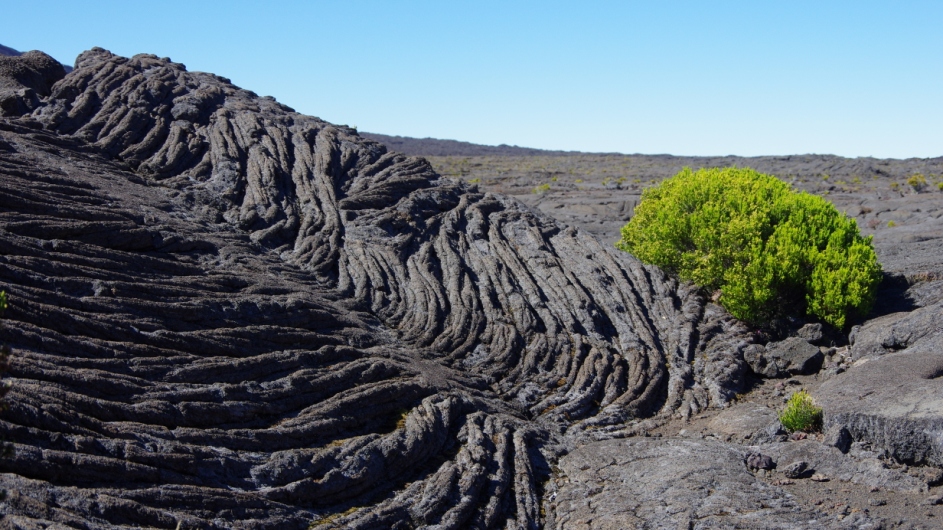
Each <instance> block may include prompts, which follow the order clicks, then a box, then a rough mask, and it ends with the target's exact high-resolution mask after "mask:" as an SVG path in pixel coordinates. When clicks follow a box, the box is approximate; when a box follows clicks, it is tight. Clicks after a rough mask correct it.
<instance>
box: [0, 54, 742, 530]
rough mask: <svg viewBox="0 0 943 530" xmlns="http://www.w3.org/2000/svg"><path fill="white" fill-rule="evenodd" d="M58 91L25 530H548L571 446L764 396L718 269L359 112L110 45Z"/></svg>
mask: <svg viewBox="0 0 943 530" xmlns="http://www.w3.org/2000/svg"><path fill="white" fill-rule="evenodd" d="M5 60H7V61H18V60H25V59H22V58H6V59H5ZM4 86H5V85H4ZM14 88H16V89H17V90H20V91H21V92H22V91H23V89H22V88H20V87H14ZM40 88H42V87H40ZM41 93H42V92H41V91H40V90H39V89H35V88H34V90H33V92H32V93H30V94H28V95H29V96H30V98H33V99H30V100H29V101H27V102H26V103H29V104H26V103H24V104H22V105H13V104H11V105H8V107H9V109H12V110H8V111H6V115H5V116H4V117H3V118H0V178H2V182H3V188H4V193H3V194H2V195H0V249H2V251H0V254H2V255H0V284H2V286H3V289H5V290H6V291H7V293H8V295H9V297H10V300H11V308H10V309H9V310H8V312H7V314H6V315H5V318H4V332H5V340H6V342H8V343H9V344H10V346H11V347H12V348H13V351H14V353H15V355H14V357H13V358H12V364H11V368H10V372H9V375H10V377H9V381H10V382H11V383H12V391H11V392H10V394H9V397H8V401H9V402H10V408H9V410H8V411H6V412H5V413H4V414H3V415H2V416H0V428H2V432H3V433H5V436H6V437H7V438H8V439H10V440H12V441H14V442H15V450H16V453H15V456H14V457H13V458H10V459H2V460H0V472H2V475H0V478H2V483H3V487H4V488H5V489H7V490H8V493H9V498H8V500H7V503H6V505H5V508H4V510H5V511H6V517H7V520H8V521H10V522H11V524H15V525H20V526H22V527H45V526H44V525H49V524H52V523H59V524H64V525H68V526H72V527H76V528H122V527H141V526H153V527H167V528H174V527H178V528H262V527H269V528H275V527H277V528H307V527H308V526H309V525H312V524H314V526H315V527H319V526H321V527H329V526H338V527H345V528H413V527H420V526H435V527H437V528H536V527H539V526H541V525H542V524H543V523H542V517H543V516H542V512H543V511H544V509H543V507H542V503H544V502H545V501H544V500H543V493H542V488H543V484H544V483H545V481H546V480H547V478H548V476H549V474H550V471H549V470H550V467H551V466H552V465H554V464H555V462H557V461H558V460H559V458H560V457H561V455H563V454H565V453H566V452H567V451H568V450H569V449H571V448H575V447H576V446H578V445H579V444H580V443H582V442H584V441H588V440H600V439H606V438H611V437H615V436H621V435H625V434H632V433H633V432H638V430H639V429H641V426H642V425H647V426H649V427H650V426H651V425H652V424H653V422H654V423H656V424H657V422H659V421H663V420H665V419H667V418H671V417H677V416H682V417H688V416H690V415H692V414H696V413H698V412H699V411H701V410H703V409H705V408H708V407H715V406H722V405H724V404H726V403H727V401H728V400H730V399H731V398H732V397H733V396H734V395H735V393H736V392H738V391H739V390H740V389H741V385H742V383H743V378H744V375H745V370H746V365H745V364H744V362H743V358H742V351H743V349H744V348H745V347H746V346H748V345H749V344H750V342H751V335H750V333H749V330H747V329H746V328H744V327H743V326H742V325H741V324H739V323H738V322H737V321H735V320H733V319H732V318H731V317H730V316H729V315H728V314H727V313H725V312H724V311H723V310H722V309H720V308H719V307H717V306H715V305H713V304H710V303H709V302H708V301H706V300H705V299H703V297H702V296H701V295H700V294H699V293H698V292H697V291H696V290H695V289H694V288H692V287H691V286H688V285H684V284H678V283H677V282H676V281H675V280H672V279H670V278H668V277H667V276H665V275H664V274H663V273H662V272H660V271H659V270H657V269H655V268H653V267H649V266H645V265H642V264H641V263H640V262H638V261H637V260H636V259H634V258H633V257H631V256H629V255H627V254H625V253H621V252H619V251H616V250H615V249H613V248H610V247H609V246H607V245H603V244H601V243H599V242H598V241H597V240H596V239H595V238H594V237H592V236H590V235H588V234H586V233H585V232H582V231H581V230H578V229H574V228H569V227H566V226H564V225H562V224H560V223H559V222H557V221H554V220H553V219H551V218H549V217H547V216H545V215H543V214H541V213H538V212H536V211H534V210H531V209H530V208H528V207H526V206H524V205H522V204H521V203H519V202H517V201H514V200H512V199H508V198H505V197H502V196H499V195H492V194H489V193H479V192H477V191H476V189H475V188H474V187H469V186H467V185H465V184H461V183H456V182H454V181H452V180H450V179H446V178H442V177H440V176H439V175H437V174H436V173H435V172H434V171H433V170H432V168H431V167H430V166H429V164H428V163H427V162H426V161H425V160H423V159H421V158H412V157H406V156H403V155H400V154H397V153H393V152H389V151H388V150H387V149H386V148H385V147H383V146H382V145H381V144H379V143H377V142H374V141H371V140H368V139H365V138H362V137H360V136H358V134H357V133H356V131H354V130H353V129H350V128H347V127H339V126H334V125H331V124H329V123H326V122H324V121H322V120H320V119H317V118H314V117H310V116H305V115H301V114H298V113H296V112H294V111H293V110H292V109H290V108H288V107H286V106H284V105H281V104H279V103H277V102H276V101H275V100H273V99H271V98H264V97H258V96H257V95H255V94H253V93H252V92H248V91H246V90H242V89H240V88H238V87H235V86H233V85H232V84H231V83H230V82H229V81H228V80H227V79H224V78H221V77H218V76H215V75H211V74H206V73H198V72H188V71H187V70H186V69H185V68H184V66H183V65H180V64H176V63H173V62H171V61H170V60H169V59H160V58H157V57H155V56H152V55H137V56H135V57H133V58H130V59H128V58H124V57H118V56H115V55H113V54H111V53H109V52H107V51H105V50H102V49H93V50H91V51H88V52H85V53H84V54H82V55H81V56H80V57H79V58H78V60H77V62H76V68H75V70H74V71H72V72H71V73H69V74H68V75H65V76H64V77H62V78H61V79H59V80H58V81H57V82H55V84H54V85H52V86H51V89H49V91H48V95H46V96H44V97H41V98H40V97H39V96H36V94H41ZM4 94H6V97H8V98H13V99H11V100H10V101H14V100H15V98H17V97H21V96H22V94H21V95H20V96H18V95H17V94H18V93H17V92H16V91H14V90H13V89H10V90H7V92H5V93H4ZM0 96H3V94H0ZM15 102H16V101H14V103H15ZM642 420H645V421H644V422H643V421H642ZM177 525H179V526H177Z"/></svg>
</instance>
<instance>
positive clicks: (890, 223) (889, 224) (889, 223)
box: [887, 219, 897, 228]
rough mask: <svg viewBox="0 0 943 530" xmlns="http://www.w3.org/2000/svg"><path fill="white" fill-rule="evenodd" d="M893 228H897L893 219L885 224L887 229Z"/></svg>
mask: <svg viewBox="0 0 943 530" xmlns="http://www.w3.org/2000/svg"><path fill="white" fill-rule="evenodd" d="M895 226H897V223H895V222H894V220H893V219H891V220H890V221H888V222H887V227H888V228H894V227H895Z"/></svg>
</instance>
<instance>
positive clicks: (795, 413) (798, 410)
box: [779, 390, 822, 432]
mask: <svg viewBox="0 0 943 530" xmlns="http://www.w3.org/2000/svg"><path fill="white" fill-rule="evenodd" d="M779 422H780V423H782V424H783V427H785V428H786V430H787V431H789V432H796V431H805V432H809V431H816V430H819V429H821V428H822V409H821V408H820V407H816V406H815V402H814V401H812V396H810V395H809V393H808V392H806V391H805V390H800V391H798V392H795V393H793V395H791V396H789V401H787V402H786V408H785V409H783V411H782V412H780V413H779Z"/></svg>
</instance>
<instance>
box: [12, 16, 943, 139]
mask: <svg viewBox="0 0 943 530" xmlns="http://www.w3.org/2000/svg"><path fill="white" fill-rule="evenodd" d="M36 11H37V8H36V7H35V5H34V4H33V3H31V2H8V3H7V5H5V6H4V8H3V15H4V16H3V22H0V44H4V45H6V46H10V47H12V48H16V49H18V50H21V51H26V50H30V49H41V50H44V51H46V52H47V53H49V54H50V55H52V56H53V57H56V58H57V59H59V60H60V61H63V62H65V63H68V64H71V63H72V61H74V59H75V56H76V55H78V54H79V53H80V52H81V51H83V50H85V49H88V48H90V47H92V46H101V47H103V48H106V49H109V50H111V51H113V52H114V53H117V54H120V55H126V56H130V55H134V54H136V53H154V54H156V55H159V56H162V57H163V56H169V57H170V58H171V59H173V60H174V61H177V62H182V63H184V64H186V65H187V68H188V69H190V70H202V71H209V72H213V73H216V74H219V75H222V76H225V77H229V78H230V79H232V80H233V82H234V83H235V84H237V85H240V86H242V87H244V88H248V89H250V90H253V91H255V92H257V93H259V94H260V95H271V96H275V97H276V98H277V99H278V100H279V101H281V102H283V103H285V104H287V105H289V106H291V107H293V108H295V109H296V110H298V111H299V112H304V113H306V114H312V115H315V116H319V117H321V118H323V119H325V120H328V121H331V122H334V123H339V124H347V125H356V126H357V127H358V128H359V129H360V130H361V131H370V132H379V133H384V134H398V135H403V136H416V137H426V136H429V137H435V138H450V139H457V140H465V141H470V142H475V143H482V144H491V145H495V144H501V143H506V144H511V145H521V146H528V147H538V148H546V149H564V150H580V151H603V152H622V153H670V154H676V155H726V154H735V155H743V156H752V155H783V154H804V153H830V154H837V155H843V156H852V157H854V156H877V157H890V158H907V157H931V156H941V155H943V97H941V96H943V31H941V30H940V22H941V21H943V2H940V1H926V2H906V1H896V2H891V1H888V2H869V1H854V2H850V1H849V2H837V1H836V2H827V1H821V0H820V1H815V2H803V1H790V2H772V1H761V0H756V1H749V2H748V1H743V2H723V1H707V0H704V1H700V2H677V1H676V2H672V1H667V0H666V1H659V2H655V1H651V2H631V1H622V2H588V1H587V2H553V1H543V2H523V1H518V2H512V1H501V2H483V1H477V2H458V1H447V0H438V1H430V2H418V1H416V2H409V1H398V2H397V1H340V0H338V1H335V2H319V1H306V2H302V1H288V0H285V1H281V2H247V1H242V2H240V1H231V2H207V1H199V0H189V1H186V2H180V1H176V0H162V1H161V2H156V3H155V2H136V1H124V2H108V1H100V2H78V1H72V2H56V1H44V2H43V8H42V13H41V14H39V15H36ZM34 20H35V22H34Z"/></svg>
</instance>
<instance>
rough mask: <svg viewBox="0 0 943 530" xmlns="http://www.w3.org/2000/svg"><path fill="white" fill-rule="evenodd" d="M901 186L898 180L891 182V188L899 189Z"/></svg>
mask: <svg viewBox="0 0 943 530" xmlns="http://www.w3.org/2000/svg"><path fill="white" fill-rule="evenodd" d="M899 188H900V184H898V183H896V182H891V189H892V190H894V191H897V190H898V189H899Z"/></svg>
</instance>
